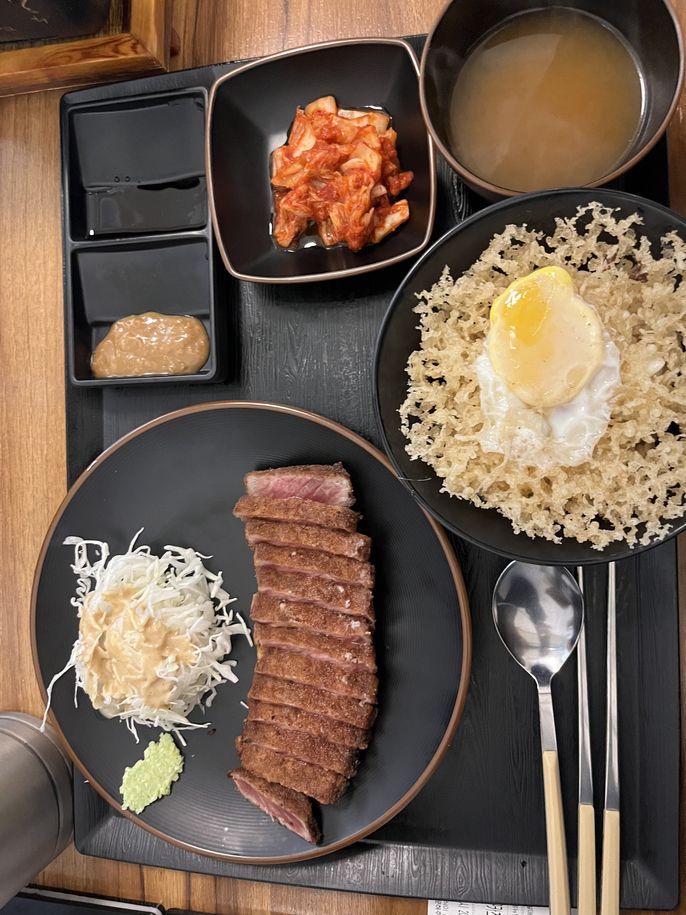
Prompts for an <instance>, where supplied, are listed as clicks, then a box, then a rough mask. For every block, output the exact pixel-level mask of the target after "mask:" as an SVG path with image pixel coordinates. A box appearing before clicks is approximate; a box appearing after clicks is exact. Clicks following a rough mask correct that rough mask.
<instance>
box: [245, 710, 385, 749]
mask: <svg viewBox="0 0 686 915" xmlns="http://www.w3.org/2000/svg"><path fill="white" fill-rule="evenodd" d="M249 717H250V720H251V721H269V722H271V723H272V724H276V725H278V726H279V727H280V728H283V729H291V728H292V729H293V730H294V731H304V732H305V733H306V734H312V735H314V736H315V737H323V738H324V739H325V740H330V741H331V743H337V744H339V745H340V746H342V747H355V748H356V749H358V750H364V749H365V747H366V746H367V744H368V743H369V731H368V730H366V729H363V728H356V727H353V726H352V725H351V724H344V723H343V722H342V721H336V719H334V718H329V717H327V716H326V715H316V714H315V713H314V712H311V711H309V710H307V711H305V710H304V709H300V708H295V707H294V706H292V705H274V703H272V702H262V701H261V700H259V699H251V700H250V715H249Z"/></svg>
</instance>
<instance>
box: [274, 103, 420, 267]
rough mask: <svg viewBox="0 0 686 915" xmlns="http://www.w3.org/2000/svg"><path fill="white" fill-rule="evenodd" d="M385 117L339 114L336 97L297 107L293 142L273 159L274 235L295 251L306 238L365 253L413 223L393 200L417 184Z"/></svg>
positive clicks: (291, 135)
mask: <svg viewBox="0 0 686 915" xmlns="http://www.w3.org/2000/svg"><path fill="white" fill-rule="evenodd" d="M390 121H391V119H390V117H389V116H388V115H387V114H385V113H384V112H382V111H355V110H351V109H346V108H339V107H338V105H337V103H336V99H335V98H334V97H333V96H332V95H328V96H324V97H323V98H319V99H316V100H315V101H314V102H310V104H309V105H307V106H306V107H305V108H298V110H297V111H296V114H295V119H294V121H293V125H292V127H291V130H290V133H289V136H288V142H287V143H286V145H285V146H280V147H279V148H278V149H275V150H274V152H273V153H272V160H271V176H272V177H271V183H272V189H273V195H274V220H273V226H272V232H273V236H274V239H275V240H276V243H277V244H278V245H280V246H281V247H282V248H292V247H293V246H294V245H295V244H296V243H297V242H298V240H299V238H300V236H301V235H303V233H305V232H310V231H311V232H315V231H316V232H317V233H318V234H319V237H320V238H321V240H322V242H323V244H324V245H327V246H330V245H337V244H345V245H347V246H348V247H349V248H350V250H351V251H359V250H360V248H362V247H364V245H367V244H375V243H377V242H379V241H381V239H382V238H384V237H385V236H386V235H388V234H389V233H390V232H394V231H395V230H396V229H397V228H398V227H399V226H401V225H402V224H403V223H404V222H405V221H406V220H407V219H409V218H410V207H409V204H408V202H407V201H406V200H397V201H395V202H394V200H393V198H395V197H397V196H398V195H399V194H401V193H402V192H403V191H404V190H405V189H406V188H407V187H409V185H410V184H411V183H412V178H413V174H412V172H409V171H401V170H400V162H399V161H398V152H397V149H396V142H397V134H396V132H395V130H393V129H392V128H391V126H390Z"/></svg>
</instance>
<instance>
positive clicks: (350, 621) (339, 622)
mask: <svg viewBox="0 0 686 915" xmlns="http://www.w3.org/2000/svg"><path fill="white" fill-rule="evenodd" d="M250 616H251V618H252V621H253V622H254V623H269V624H270V625H273V626H279V627H281V628H283V627H286V626H288V627H291V628H297V629H300V630H307V631H311V632H321V633H322V635H330V636H337V637H338V638H345V639H346V641H351V640H353V639H354V640H357V641H362V642H367V643H368V644H370V645H371V638H372V630H373V621H371V620H369V619H366V618H364V617H361V616H352V615H351V614H350V613H340V612H339V611H337V610H329V609H328V608H327V607H322V606H321V605H320V604H311V603H306V602H303V601H289V600H285V599H283V598H281V597H276V596H274V595H273V594H267V593H266V592H265V591H258V592H257V594H255V596H254V597H253V599H252V606H251V608H250Z"/></svg>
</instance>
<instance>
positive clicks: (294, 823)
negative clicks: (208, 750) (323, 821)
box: [229, 769, 321, 845]
mask: <svg viewBox="0 0 686 915" xmlns="http://www.w3.org/2000/svg"><path fill="white" fill-rule="evenodd" d="M229 775H230V777H231V778H232V779H233V783H234V785H235V786H236V788H237V789H238V790H239V791H240V793H241V794H242V795H243V797H245V798H246V799H247V800H249V801H250V802H251V803H252V804H254V805H255V806H256V807H259V808H260V810H264V812H265V813H266V814H267V815H268V816H270V817H271V818H272V820H277V821H278V822H279V823H281V825H282V826H285V827H286V829H290V830H291V831H292V832H294V833H296V835H299V836H300V837H301V838H303V839H304V840H305V841H306V842H311V843H312V844H313V845H316V844H317V843H318V842H319V841H320V839H321V832H320V830H319V826H318V825H317V821H316V820H315V818H314V813H313V812H312V801H311V800H310V798H309V797H307V795H305V794H301V793H300V792H298V791H293V789H292V788H284V786H283V785H279V784H277V783H276V782H268V781H267V780H266V779H264V778H260V777H259V775H254V774H253V773H252V772H248V770H247V769H234V770H233V771H232V772H229Z"/></svg>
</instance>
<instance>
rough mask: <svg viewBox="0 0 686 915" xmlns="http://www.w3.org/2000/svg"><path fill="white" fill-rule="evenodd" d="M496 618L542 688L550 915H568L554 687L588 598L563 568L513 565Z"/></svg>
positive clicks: (497, 595)
mask: <svg viewBox="0 0 686 915" xmlns="http://www.w3.org/2000/svg"><path fill="white" fill-rule="evenodd" d="M493 619H494V621H495V627H496V629H497V630H498V635H499V636H500V638H501V639H502V642H503V644H504V645H505V647H506V648H507V650H508V651H509V652H510V654H511V655H512V657H513V658H514V659H515V661H517V663H518V664H519V665H521V667H523V668H524V670H525V671H526V672H527V673H528V674H530V676H532V677H533V679H534V680H535V682H536V686H537V688H538V706H539V713H540V716H541V748H542V751H543V788H544V793H545V821H546V838H547V845H548V883H549V885H550V891H549V892H550V915H568V913H569V873H568V869H567V843H566V840H565V828H564V817H563V813H562V794H561V791H560V767H559V764H558V759H557V740H556V737H555V717H554V715H553V698H552V693H551V691H550V685H551V682H552V679H553V677H554V676H555V674H556V673H557V672H558V671H559V670H560V668H561V667H562V666H563V664H564V663H565V661H566V660H567V659H568V658H569V656H570V654H571V653H572V652H573V651H574V647H575V645H576V643H577V641H578V638H579V633H580V632H581V626H582V624H583V620H584V602H583V597H582V594H581V591H580V590H579V586H578V585H577V583H576V581H575V580H574V578H573V577H572V576H571V575H570V574H569V572H568V571H567V570H566V569H565V568H563V567H561V566H536V565H530V564H529V563H525V562H511V563H510V564H509V566H507V568H506V569H505V570H504V571H503V573H502V575H501V576H500V578H499V579H498V581H497V582H496V585H495V588H494V590H493Z"/></svg>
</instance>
